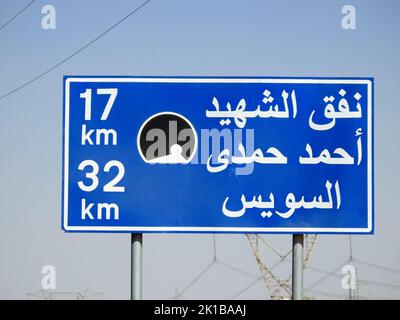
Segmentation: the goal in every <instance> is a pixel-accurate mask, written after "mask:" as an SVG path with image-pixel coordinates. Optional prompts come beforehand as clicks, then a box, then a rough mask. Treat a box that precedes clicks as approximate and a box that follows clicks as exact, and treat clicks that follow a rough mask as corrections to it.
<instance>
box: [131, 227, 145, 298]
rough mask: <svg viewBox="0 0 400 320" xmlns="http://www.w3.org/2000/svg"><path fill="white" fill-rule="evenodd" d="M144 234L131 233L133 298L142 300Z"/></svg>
mask: <svg viewBox="0 0 400 320" xmlns="http://www.w3.org/2000/svg"><path fill="white" fill-rule="evenodd" d="M142 250H143V234H142V233H132V234H131V300H142Z"/></svg>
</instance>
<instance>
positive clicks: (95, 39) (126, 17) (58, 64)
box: [0, 0, 151, 100]
mask: <svg viewBox="0 0 400 320" xmlns="http://www.w3.org/2000/svg"><path fill="white" fill-rule="evenodd" d="M150 1H151V0H147V1H145V2H143V3H142V4H141V5H140V6H138V7H137V8H136V9H134V10H132V11H131V12H129V13H128V14H127V15H126V16H125V17H123V18H122V19H120V20H118V21H117V22H115V23H114V24H113V25H112V26H111V27H109V28H108V29H106V30H105V31H103V32H102V33H100V34H99V35H98V36H97V37H95V38H94V39H92V40H91V41H89V42H88V43H87V44H85V45H84V46H83V47H81V48H79V49H78V50H76V51H75V52H73V53H72V54H70V55H69V56H68V57H66V58H64V59H63V60H61V61H60V62H58V63H56V64H55V65H53V66H51V67H50V68H48V69H47V70H45V71H43V72H42V73H40V74H39V75H37V76H36V77H34V78H32V79H31V80H29V81H27V82H25V83H23V84H21V85H20V86H18V87H17V88H15V89H13V90H11V91H9V92H7V93H5V94H3V95H2V96H0V100H1V99H4V98H6V97H8V96H10V95H12V94H14V93H16V92H17V91H19V90H21V89H23V88H25V87H26V86H28V85H30V84H31V83H32V82H34V81H36V80H38V79H40V78H41V77H43V76H45V75H46V74H48V73H49V72H51V71H53V70H54V69H56V68H57V67H59V66H60V65H62V64H64V63H65V62H67V61H68V60H70V59H71V58H73V57H74V56H76V55H77V54H79V53H81V52H82V51H83V50H85V49H86V48H88V47H90V46H91V45H92V44H93V43H95V42H96V41H97V40H99V39H100V38H102V37H103V36H105V35H106V34H107V33H109V32H110V31H111V30H113V29H114V28H116V27H117V26H119V25H120V24H121V23H122V22H124V21H125V20H127V19H128V18H130V17H131V16H132V15H133V14H135V13H136V12H138V11H139V10H140V9H142V8H143V7H144V6H145V5H146V4H148V3H149V2H150Z"/></svg>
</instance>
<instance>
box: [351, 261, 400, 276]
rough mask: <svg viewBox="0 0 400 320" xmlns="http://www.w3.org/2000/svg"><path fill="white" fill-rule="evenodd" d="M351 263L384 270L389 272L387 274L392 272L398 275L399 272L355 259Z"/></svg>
mask: <svg viewBox="0 0 400 320" xmlns="http://www.w3.org/2000/svg"><path fill="white" fill-rule="evenodd" d="M353 261H355V262H357V263H360V264H363V265H365V266H368V267H372V268H377V269H381V270H385V271H389V272H394V273H400V270H396V269H392V268H389V267H385V266H382V265H378V264H375V263H372V262H367V261H363V260H359V259H356V258H353Z"/></svg>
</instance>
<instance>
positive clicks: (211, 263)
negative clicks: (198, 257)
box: [176, 260, 216, 298]
mask: <svg viewBox="0 0 400 320" xmlns="http://www.w3.org/2000/svg"><path fill="white" fill-rule="evenodd" d="M215 263H216V261H215V260H212V261H211V262H210V263H209V264H208V265H207V266H206V267H205V268H204V269H203V270H202V271H201V272H200V273H199V274H198V275H197V276H196V277H195V278H194V279H193V280H192V281H191V282H190V283H189V284H188V285H187V286H186V287H185V288H184V289H183V290H182V291H181V292H179V293H178V294H177V295H176V296H177V297H178V298H179V297H181V296H182V295H183V294H184V293H185V292H186V291H188V290H189V289H190V288H191V287H192V286H193V285H194V284H195V283H196V282H197V281H199V280H200V279H201V278H202V277H203V276H204V275H205V274H206V273H207V271H208V270H210V269H211V267H212V266H213V265H214V264H215Z"/></svg>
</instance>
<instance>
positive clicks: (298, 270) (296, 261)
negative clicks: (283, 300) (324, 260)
mask: <svg viewBox="0 0 400 320" xmlns="http://www.w3.org/2000/svg"><path fill="white" fill-rule="evenodd" d="M303 247H304V235H303V234H294V235H293V251H292V255H293V258H292V299H293V300H303Z"/></svg>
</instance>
